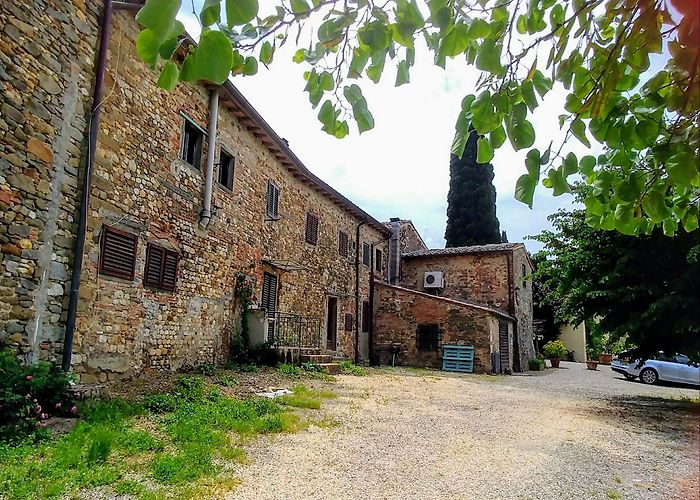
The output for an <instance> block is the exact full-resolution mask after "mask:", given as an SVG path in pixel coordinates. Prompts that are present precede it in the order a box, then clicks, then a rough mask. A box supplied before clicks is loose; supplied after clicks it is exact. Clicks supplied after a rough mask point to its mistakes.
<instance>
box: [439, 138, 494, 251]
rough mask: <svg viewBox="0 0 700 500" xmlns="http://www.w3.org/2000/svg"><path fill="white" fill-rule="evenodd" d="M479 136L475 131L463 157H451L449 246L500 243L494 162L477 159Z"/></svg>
mask: <svg viewBox="0 0 700 500" xmlns="http://www.w3.org/2000/svg"><path fill="white" fill-rule="evenodd" d="M477 139H478V134H477V133H476V132H475V131H472V133H471V134H470V136H469V139H468V140H467V145H466V147H465V149H464V155H463V156H462V158H459V157H457V156H455V155H454V154H453V155H451V156H450V192H449V194H448V195H447V230H446V231H445V239H446V240H447V246H448V247H462V246H469V245H484V244H487V243H500V242H501V231H500V227H499V224H498V219H497V218H496V188H495V187H493V165H491V164H490V163H479V162H478V161H477V146H476V144H477Z"/></svg>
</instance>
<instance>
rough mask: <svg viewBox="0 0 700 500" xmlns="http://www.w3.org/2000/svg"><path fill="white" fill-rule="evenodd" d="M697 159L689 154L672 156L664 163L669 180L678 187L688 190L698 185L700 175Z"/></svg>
mask: <svg viewBox="0 0 700 500" xmlns="http://www.w3.org/2000/svg"><path fill="white" fill-rule="evenodd" d="M699 168H700V167H698V161H697V158H693V156H692V155H691V154H689V153H685V152H684V153H680V154H677V155H674V156H672V157H671V158H669V159H668V161H667V162H666V172H667V173H668V176H669V178H670V179H671V180H672V181H673V182H674V183H675V184H676V185H678V186H681V187H684V188H690V187H693V186H698V185H699V184H700V179H699V177H700V173H699V170H698V169H699Z"/></svg>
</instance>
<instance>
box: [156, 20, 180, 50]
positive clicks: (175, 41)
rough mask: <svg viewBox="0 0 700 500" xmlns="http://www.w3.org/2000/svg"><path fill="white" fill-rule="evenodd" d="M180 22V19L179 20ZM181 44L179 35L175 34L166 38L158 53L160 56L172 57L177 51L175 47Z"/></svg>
mask: <svg viewBox="0 0 700 500" xmlns="http://www.w3.org/2000/svg"><path fill="white" fill-rule="evenodd" d="M177 22H178V23H179V22H180V21H177ZM179 44H180V38H179V36H175V37H173V38H169V39H167V40H165V41H164V42H163V43H162V44H161V45H160V48H159V49H158V54H159V55H160V57H162V58H163V59H170V58H171V57H172V55H173V52H175V49H176V48H177V46H178V45H179Z"/></svg>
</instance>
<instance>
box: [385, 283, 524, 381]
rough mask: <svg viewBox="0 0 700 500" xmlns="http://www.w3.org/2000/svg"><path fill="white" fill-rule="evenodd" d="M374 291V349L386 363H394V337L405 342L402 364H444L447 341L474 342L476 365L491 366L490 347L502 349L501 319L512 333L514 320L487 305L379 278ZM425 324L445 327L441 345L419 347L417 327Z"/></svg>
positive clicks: (482, 369) (476, 368)
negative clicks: (386, 282) (462, 301)
mask: <svg viewBox="0 0 700 500" xmlns="http://www.w3.org/2000/svg"><path fill="white" fill-rule="evenodd" d="M375 297H376V300H375V306H374V307H375V308H374V334H373V350H374V352H375V353H376V356H377V357H378V360H379V362H380V363H381V364H391V362H392V354H391V351H390V348H391V346H392V344H394V343H397V344H400V353H399V354H398V356H397V357H396V363H397V364H399V365H407V366H417V367H432V368H441V367H442V346H443V345H445V344H459V345H473V346H474V353H475V356H474V371H475V372H481V373H485V372H490V371H491V353H492V352H498V350H499V348H498V323H499V321H506V322H507V323H508V328H509V335H512V320H511V319H509V318H508V317H507V316H505V315H503V314H499V313H497V312H496V311H492V310H488V308H485V307H479V306H476V305H470V304H465V303H461V302H459V301H457V300H452V299H448V298H444V297H436V296H433V295H428V294H426V293H423V292H418V291H415V290H409V289H407V288H402V287H397V286H392V285H388V284H384V283H377V284H376V286H375ZM421 324H436V325H438V327H439V328H440V332H441V340H440V343H439V346H438V350H437V351H431V352H421V351H419V350H418V348H417V336H416V330H417V327H418V325H421ZM503 368H507V369H510V366H509V367H503Z"/></svg>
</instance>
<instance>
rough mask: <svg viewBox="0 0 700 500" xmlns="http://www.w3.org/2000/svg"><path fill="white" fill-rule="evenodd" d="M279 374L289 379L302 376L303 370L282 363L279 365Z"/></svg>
mask: <svg viewBox="0 0 700 500" xmlns="http://www.w3.org/2000/svg"><path fill="white" fill-rule="evenodd" d="M277 372H278V373H280V374H281V375H285V376H287V377H298V376H299V375H301V368H299V367H298V366H295V365H290V364H287V363H282V364H279V365H277Z"/></svg>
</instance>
